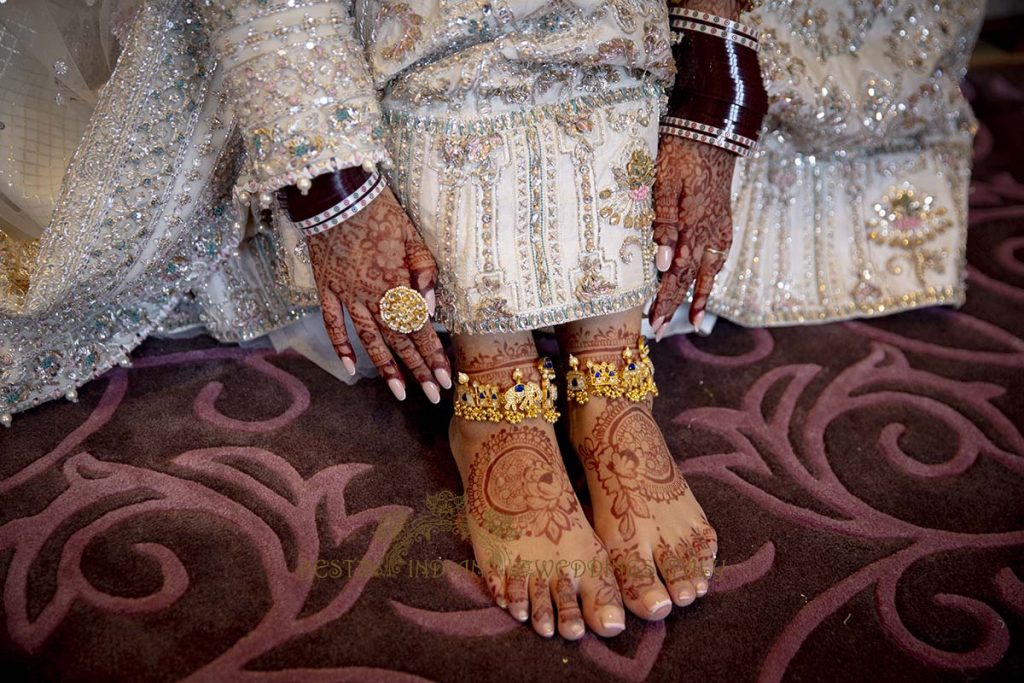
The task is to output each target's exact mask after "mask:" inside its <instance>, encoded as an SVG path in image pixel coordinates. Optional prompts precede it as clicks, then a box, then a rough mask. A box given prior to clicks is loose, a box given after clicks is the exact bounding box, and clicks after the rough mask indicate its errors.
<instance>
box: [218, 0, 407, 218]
mask: <svg viewBox="0 0 1024 683" xmlns="http://www.w3.org/2000/svg"><path fill="white" fill-rule="evenodd" d="M199 5H200V6H201V7H202V8H203V10H202V11H203V13H204V19H205V20H206V22H207V24H208V25H209V28H210V31H211V36H212V43H213V45H214V48H215V50H216V52H217V55H218V58H219V61H220V68H221V69H223V71H224V81H225V86H226V91H227V95H228V97H229V99H230V100H231V103H232V109H233V112H234V114H235V117H236V121H237V124H238V127H239V130H240V131H241V132H242V135H243V139H244V144H245V150H246V152H247V154H246V162H245V167H244V169H243V171H242V173H241V177H242V178H244V180H241V181H240V182H239V184H238V186H237V187H236V188H235V192H236V195H238V196H239V198H240V199H242V200H243V201H244V200H246V199H247V197H246V195H247V194H248V195H257V194H262V195H264V196H267V195H269V194H272V193H273V192H274V191H276V190H278V189H280V188H282V187H285V186H288V185H293V184H295V183H297V182H299V181H300V180H303V179H304V180H308V181H312V180H313V179H314V178H316V177H317V176H319V175H323V174H324V173H328V172H332V171H340V170H342V169H345V168H349V167H353V166H357V167H358V166H362V167H364V168H365V169H366V170H367V172H368V173H370V172H373V171H374V170H375V166H376V164H377V163H378V162H386V161H387V158H388V156H387V152H386V151H385V149H384V146H383V144H382V142H381V130H382V129H381V123H380V107H379V104H378V99H377V92H376V90H374V88H373V83H372V80H371V77H370V72H369V68H368V67H367V64H366V60H365V58H364V56H363V46H362V45H361V44H360V42H359V41H358V40H357V39H356V37H355V30H354V27H353V21H352V18H351V16H350V15H349V12H348V8H347V5H346V3H342V2H337V0H294V1H289V2H285V1H284V0H262V1H259V0H219V1H217V2H208V3H199Z"/></svg>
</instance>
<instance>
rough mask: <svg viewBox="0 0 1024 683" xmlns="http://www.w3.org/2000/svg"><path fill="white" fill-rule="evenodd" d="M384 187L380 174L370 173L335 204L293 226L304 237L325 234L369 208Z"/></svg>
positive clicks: (384, 183)
mask: <svg viewBox="0 0 1024 683" xmlns="http://www.w3.org/2000/svg"><path fill="white" fill-rule="evenodd" d="M386 186H387V183H386V182H385V180H384V177H383V176H381V174H379V173H371V174H369V175H368V176H367V177H366V180H364V181H363V183H362V184H361V185H359V187H357V188H356V189H355V190H354V191H353V192H352V193H351V194H350V195H348V196H347V197H345V198H344V199H342V200H341V201H339V202H338V203H337V204H335V205H333V206H331V207H328V208H327V209H325V210H323V211H321V212H320V213H318V214H316V215H315V216H310V217H309V218H306V219H304V220H301V221H297V222H296V223H295V225H296V227H298V228H299V230H300V231H301V232H302V234H303V235H304V236H306V237H309V236H310V235H318V234H320V233H322V232H326V231H328V230H330V229H331V228H334V227H336V226H339V225H341V224H342V223H344V222H345V221H347V220H348V219H349V218H352V216H355V215H356V214H357V213H359V212H360V211H362V210H363V209H365V208H366V207H367V206H369V205H370V202H372V201H373V200H374V199H376V198H377V195H379V194H380V193H381V192H383V191H384V188H385V187H386Z"/></svg>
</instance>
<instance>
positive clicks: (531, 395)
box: [455, 358, 559, 424]
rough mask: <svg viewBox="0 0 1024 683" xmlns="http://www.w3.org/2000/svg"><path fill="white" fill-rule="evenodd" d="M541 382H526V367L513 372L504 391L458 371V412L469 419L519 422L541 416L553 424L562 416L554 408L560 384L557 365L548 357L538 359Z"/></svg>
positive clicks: (456, 412)
mask: <svg viewBox="0 0 1024 683" xmlns="http://www.w3.org/2000/svg"><path fill="white" fill-rule="evenodd" d="M537 370H538V371H539V372H540V383H539V384H538V383H537V382H523V371H522V370H520V369H519V368H516V369H515V370H514V371H513V372H512V382H513V384H512V386H510V387H509V388H508V389H505V390H504V391H502V390H500V389H499V388H498V387H497V386H496V385H494V384H481V383H479V382H476V381H474V382H472V383H470V380H469V375H467V374H466V373H464V372H460V373H459V377H458V382H459V385H458V390H457V391H456V393H455V414H456V415H457V416H458V417H461V418H463V419H466V420H475V421H486V422H501V421H503V420H504V421H505V422H511V423H512V424H516V423H518V422H522V421H523V420H525V419H528V418H534V417H542V418H544V420H546V421H547V422H550V423H552V424H554V423H555V422H556V421H557V420H558V417H559V414H558V411H557V410H555V401H556V400H557V399H558V387H557V386H556V385H555V382H554V379H555V368H554V365H553V364H552V363H551V360H550V359H548V358H542V359H540V360H539V361H537Z"/></svg>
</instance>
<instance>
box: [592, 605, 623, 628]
mask: <svg viewBox="0 0 1024 683" xmlns="http://www.w3.org/2000/svg"><path fill="white" fill-rule="evenodd" d="M598 617H599V619H600V620H601V626H603V627H604V628H605V629H606V630H609V631H623V630H625V628H626V622H625V620H624V618H623V614H622V611H621V610H617V609H615V608H614V607H605V608H604V609H602V610H600V611H598Z"/></svg>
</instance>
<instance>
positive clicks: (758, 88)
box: [661, 8, 768, 156]
mask: <svg viewBox="0 0 1024 683" xmlns="http://www.w3.org/2000/svg"><path fill="white" fill-rule="evenodd" d="M671 11H672V14H673V27H674V29H673V34H674V38H673V42H675V45H674V47H673V48H672V52H673V56H674V57H675V59H676V65H677V67H678V76H677V78H676V84H675V87H674V88H673V91H672V95H671V97H670V99H669V105H668V111H667V115H666V116H665V117H664V118H662V121H661V131H662V132H664V133H669V134H672V135H679V136H682V137H686V138H691V139H695V140H699V141H701V142H706V143H708V144H713V145H716V146H718V147H722V148H724V149H727V150H729V151H731V152H733V153H735V154H740V155H743V156H747V155H749V154H750V153H751V151H752V150H753V148H754V146H755V145H756V144H757V138H758V135H759V133H760V129H761V122H762V120H763V119H764V116H765V114H766V112H767V110H768V96H767V93H766V92H765V89H764V83H763V81H762V79H761V66H760V63H759V61H758V58H757V34H756V32H755V31H753V30H752V29H749V28H747V27H746V26H744V25H743V24H740V23H738V22H735V21H730V20H728V19H723V18H722V17H718V16H715V15H713V14H706V13H701V12H695V11H693V10H685V9H679V8H674V9H672V10H671ZM677 24H678V26H677ZM677 29H678V30H677Z"/></svg>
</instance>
